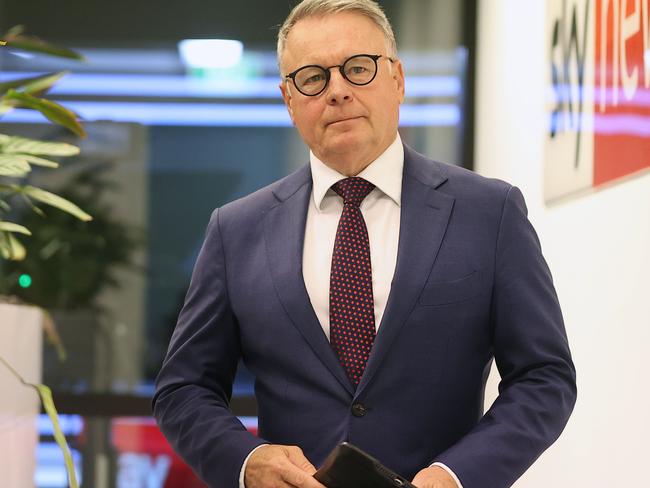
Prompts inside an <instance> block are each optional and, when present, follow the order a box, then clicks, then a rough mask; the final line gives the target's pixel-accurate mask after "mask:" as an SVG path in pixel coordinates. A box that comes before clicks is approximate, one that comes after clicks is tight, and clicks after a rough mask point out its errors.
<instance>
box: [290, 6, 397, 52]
mask: <svg viewBox="0 0 650 488" xmlns="http://www.w3.org/2000/svg"><path fill="white" fill-rule="evenodd" d="M339 12H357V13H360V14H361V15H365V16H366V17H368V18H369V19H370V20H372V21H373V22H374V23H375V24H376V25H377V27H379V28H380V29H381V31H382V32H383V33H384V37H385V38H386V42H387V43H388V49H389V51H390V52H389V56H391V57H397V42H396V41H395V34H394V33H393V28H392V27H391V25H390V22H389V21H388V18H387V17H386V14H385V13H384V11H383V10H382V8H381V7H380V6H379V5H378V4H377V2H375V1H373V0H303V1H301V2H300V3H299V4H298V5H296V6H295V7H294V8H293V10H292V11H291V13H290V14H289V16H288V17H287V19H286V20H285V21H284V23H283V24H282V27H280V30H279V32H278V65H280V64H281V62H282V54H283V53H284V48H285V44H286V42H287V37H288V36H289V32H290V31H291V29H292V28H293V26H294V25H296V24H297V23H298V21H300V20H302V19H304V18H307V17H312V16H322V15H328V14H335V13H339Z"/></svg>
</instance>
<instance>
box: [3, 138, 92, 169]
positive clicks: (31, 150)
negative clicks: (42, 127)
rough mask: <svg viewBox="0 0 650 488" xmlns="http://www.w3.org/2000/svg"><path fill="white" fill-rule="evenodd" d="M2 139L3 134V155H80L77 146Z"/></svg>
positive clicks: (19, 139) (62, 143)
mask: <svg viewBox="0 0 650 488" xmlns="http://www.w3.org/2000/svg"><path fill="white" fill-rule="evenodd" d="M1 137H2V134H0V146H1V147H0V150H1V151H2V152H3V153H8V154H20V155H23V153H27V154H32V155H39V156H75V155H77V154H79V148H78V147H77V146H73V145H72V144H67V143H65V142H45V141H38V140H36V139H27V138H26V137H19V136H6V138H5V139H2V138H1ZM34 164H37V163H34Z"/></svg>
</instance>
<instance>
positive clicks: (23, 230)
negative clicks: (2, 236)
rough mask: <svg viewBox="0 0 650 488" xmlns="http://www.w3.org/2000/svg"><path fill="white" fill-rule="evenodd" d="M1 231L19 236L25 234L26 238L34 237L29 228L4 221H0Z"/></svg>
mask: <svg viewBox="0 0 650 488" xmlns="http://www.w3.org/2000/svg"><path fill="white" fill-rule="evenodd" d="M0 230H1V231H5V232H17V233H19V234H25V235H26V236H31V235H32V233H31V232H30V231H29V229H28V228H27V227H24V226H22V225H20V224H14V223H13V222H7V221H2V220H0Z"/></svg>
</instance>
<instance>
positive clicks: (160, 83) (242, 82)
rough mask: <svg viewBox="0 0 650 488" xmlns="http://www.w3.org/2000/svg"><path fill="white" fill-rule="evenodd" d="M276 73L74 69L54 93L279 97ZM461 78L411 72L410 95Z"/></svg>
mask: <svg viewBox="0 0 650 488" xmlns="http://www.w3.org/2000/svg"><path fill="white" fill-rule="evenodd" d="M38 74H39V73H18V72H6V73H0V81H8V80H13V79H16V78H22V77H31V76H36V75H38ZM279 82H280V80H279V77H276V76H266V77H259V78H237V77H232V76H229V77H223V78H220V79H200V78H191V77H187V76H183V75H130V74H108V73H105V74H93V73H72V74H69V75H67V76H65V77H64V78H62V79H61V81H59V83H58V84H57V85H56V87H54V89H53V90H52V92H51V93H52V94H53V95H72V96H75V95H78V96H98V97H99V96H112V97H123V96H126V97H161V98H169V97H173V98H261V99H265V98H277V99H279V98H280V89H279V88H278V84H279ZM460 91H461V85H460V80H459V78H458V77H456V76H410V77H408V78H407V79H406V95H407V96H408V97H418V98H426V97H457V96H458V95H459V94H460Z"/></svg>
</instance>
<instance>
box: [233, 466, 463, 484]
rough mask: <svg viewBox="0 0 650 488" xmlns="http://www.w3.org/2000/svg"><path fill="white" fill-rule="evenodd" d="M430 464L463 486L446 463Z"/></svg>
mask: <svg viewBox="0 0 650 488" xmlns="http://www.w3.org/2000/svg"><path fill="white" fill-rule="evenodd" d="M431 466H440V467H441V468H442V469H444V470H445V471H447V473H449V476H451V477H452V478H453V479H454V481H455V482H456V485H458V488H463V485H462V483H461V482H460V480H459V479H458V476H456V473H454V472H453V471H452V470H451V468H449V466H446V465H444V464H442V463H433V464H432V465H431ZM240 488H244V485H240Z"/></svg>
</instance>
